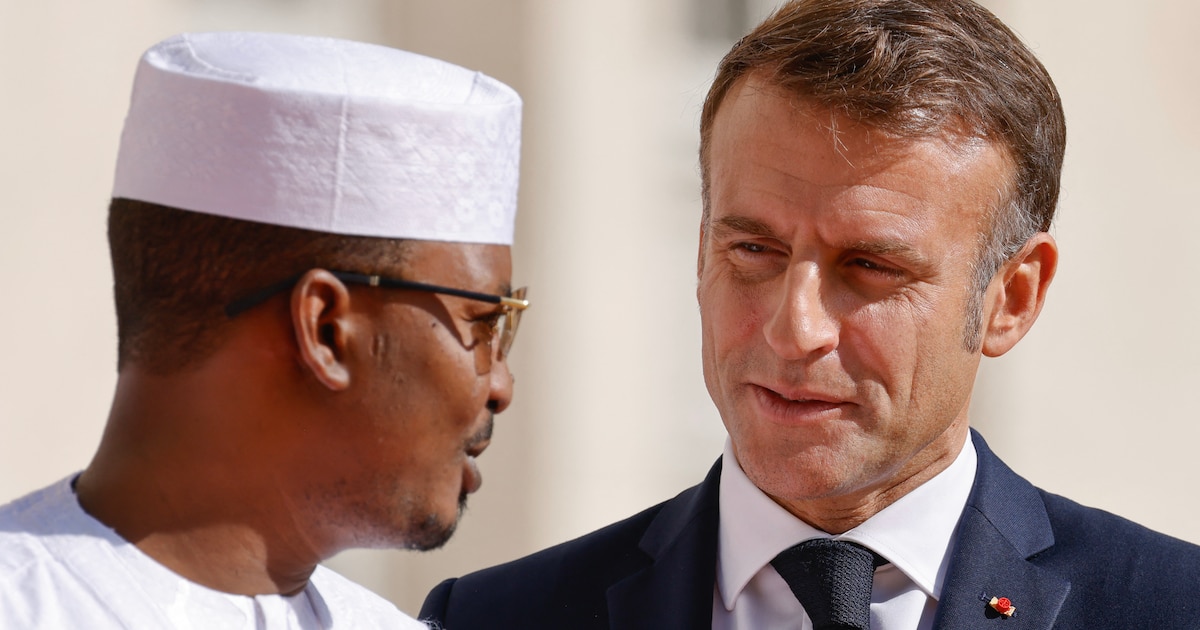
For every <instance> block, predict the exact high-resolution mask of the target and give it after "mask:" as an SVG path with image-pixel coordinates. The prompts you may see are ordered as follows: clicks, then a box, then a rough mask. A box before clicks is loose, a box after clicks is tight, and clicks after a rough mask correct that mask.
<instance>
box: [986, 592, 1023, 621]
mask: <svg viewBox="0 0 1200 630" xmlns="http://www.w3.org/2000/svg"><path fill="white" fill-rule="evenodd" d="M988 606H991V607H992V610H995V611H996V612H998V613H1000V614H1001V615H1004V616H1005V617H1011V616H1013V613H1015V612H1017V607H1016V606H1013V603H1012V600H1010V599H1009V598H1007V597H993V598H992V600H991V601H989V602H988Z"/></svg>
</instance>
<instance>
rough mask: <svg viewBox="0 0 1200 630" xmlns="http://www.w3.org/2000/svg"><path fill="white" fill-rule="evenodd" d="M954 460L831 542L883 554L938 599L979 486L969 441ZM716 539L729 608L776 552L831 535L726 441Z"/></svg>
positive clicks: (720, 585) (719, 577)
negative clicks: (776, 492) (752, 475)
mask: <svg viewBox="0 0 1200 630" xmlns="http://www.w3.org/2000/svg"><path fill="white" fill-rule="evenodd" d="M966 446H968V447H969V448H962V449H961V450H960V451H959V454H958V456H957V457H956V458H955V459H954V462H953V463H951V464H950V466H949V467H947V468H946V470H943V471H942V472H940V473H938V474H937V475H936V476H935V477H933V478H932V479H930V480H929V481H927V482H925V483H924V484H922V485H921V486H919V487H918V488H916V489H915V490H913V491H912V492H910V493H908V494H907V495H905V496H903V497H901V498H900V499H899V500H897V501H896V502H895V503H893V504H891V505H889V506H888V507H886V508H884V509H883V510H881V511H880V512H879V513H878V514H876V515H875V516H872V517H871V518H869V519H867V521H866V522H864V523H863V524H861V525H859V526H858V527H855V528H854V529H852V530H850V531H848V532H846V533H844V534H842V535H840V536H834V537H833V538H837V539H841V540H850V541H854V542H857V543H859V544H861V545H863V546H865V547H868V548H870V549H871V550H873V551H875V552H876V553H878V554H880V555H882V556H884V557H885V558H887V559H888V561H889V562H891V563H892V564H893V565H894V566H895V567H896V568H897V569H899V570H900V571H902V572H903V573H904V574H905V575H907V576H908V578H909V579H911V580H912V581H913V583H915V584H916V585H917V586H918V587H919V588H920V589H921V590H922V591H924V592H925V593H926V594H927V595H929V596H930V597H932V598H934V599H938V598H939V597H940V596H941V592H942V584H943V582H944V581H945V578H946V569H947V567H948V565H949V562H950V550H951V548H952V545H953V543H954V538H955V530H956V529H957V525H958V519H959V516H960V515H961V514H962V511H963V508H964V507H965V506H966V504H967V497H968V496H969V495H970V493H971V487H972V485H973V484H974V481H975V469H976V466H977V463H978V456H977V454H976V452H975V448H974V446H973V445H972V444H971V441H970V436H969V435H968V437H967V442H966ZM721 465H722V468H721V487H720V529H719V532H718V537H717V587H718V590H719V591H720V594H721V598H722V599H723V600H724V601H723V603H724V605H725V609H726V610H730V611H732V610H733V607H734V604H735V603H736V602H737V598H738V596H739V595H740V594H741V592H742V589H744V588H745V587H746V585H747V584H748V583H749V582H750V580H751V579H753V578H754V576H755V575H756V574H757V573H758V572H759V571H761V570H763V568H764V567H767V569H768V570H771V571H774V569H772V568H770V567H769V563H770V562H771V559H772V558H774V557H775V556H776V555H778V554H779V552H781V551H783V550H784V549H787V548H788V547H791V546H792V545H795V544H796V543H798V542H801V541H804V540H807V539H809V538H827V537H829V534H827V533H825V532H823V531H821V530H819V529H817V528H815V527H812V526H811V525H809V524H807V523H805V522H804V521H801V520H800V519H798V518H796V517H794V516H792V514H791V513H790V512H788V511H787V510H785V509H784V508H783V507H781V506H780V505H779V504H777V503H775V502H774V501H773V500H771V498H770V497H769V496H767V495H766V494H765V493H764V492H763V491H762V490H759V489H758V487H757V486H755V485H754V483H753V482H751V481H750V479H749V478H747V477H746V473H745V472H744V471H742V468H741V466H740V465H739V464H738V462H737V458H736V457H735V456H734V454H733V445H732V444H731V443H730V441H729V440H728V439H726V441H725V452H724V454H723V456H722V464H721Z"/></svg>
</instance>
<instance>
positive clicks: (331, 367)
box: [291, 269, 354, 391]
mask: <svg viewBox="0 0 1200 630" xmlns="http://www.w3.org/2000/svg"><path fill="white" fill-rule="evenodd" d="M291 315H292V327H293V329H294V330H295V332H296V345H297V347H298V349H299V352H300V359H301V360H302V361H303V362H304V365H305V366H307V367H308V370H309V371H310V372H312V374H313V376H315V377H316V379H317V381H318V382H320V383H321V384H322V385H324V386H325V387H328V388H329V389H332V390H334V391H344V390H345V389H346V388H348V387H349V386H350V369H349V366H348V365H347V363H346V359H347V349H348V347H349V342H350V337H351V335H352V333H353V329H354V327H353V321H352V320H351V318H350V290H349V289H347V288H346V285H345V284H343V283H342V281H341V280H338V279H337V278H336V277H335V276H334V275H333V274H331V273H329V272H328V271H325V270H324V269H310V270H308V272H307V273H305V274H304V275H303V276H301V277H300V280H299V281H298V282H297V283H296V286H294V287H293V288H292V303H291Z"/></svg>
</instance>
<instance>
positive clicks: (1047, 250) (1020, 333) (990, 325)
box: [983, 232, 1058, 357]
mask: <svg viewBox="0 0 1200 630" xmlns="http://www.w3.org/2000/svg"><path fill="white" fill-rule="evenodd" d="M1057 268H1058V244H1056V243H1055V242H1054V237H1053V236H1050V234H1048V233H1046V232H1038V233H1037V234H1035V235H1034V236H1033V237H1032V238H1030V239H1029V241H1028V242H1026V243H1025V246H1024V247H1022V248H1021V251H1019V252H1017V254H1016V255H1015V256H1013V257H1012V259H1010V260H1009V261H1008V262H1007V263H1005V264H1004V266H1003V267H1001V268H1000V273H999V274H997V277H996V278H995V279H993V280H992V286H991V287H989V289H988V292H989V293H991V294H992V295H989V296H988V300H987V307H986V308H987V312H986V314H985V315H986V319H985V320H984V331H983V333H984V334H983V354H984V355H986V356H989V357H998V356H1000V355H1002V354H1004V353H1005V352H1008V351H1009V350H1011V349H1012V347H1013V346H1015V345H1017V342H1018V341H1020V340H1021V338H1022V337H1024V336H1025V333H1027V332H1029V329H1030V328H1032V327H1033V322H1035V321H1037V318H1038V314H1039V313H1041V312H1042V305H1043V304H1045V302H1046V291H1047V289H1049V288H1050V282H1051V281H1052V280H1054V272H1055V270H1056V269H1057Z"/></svg>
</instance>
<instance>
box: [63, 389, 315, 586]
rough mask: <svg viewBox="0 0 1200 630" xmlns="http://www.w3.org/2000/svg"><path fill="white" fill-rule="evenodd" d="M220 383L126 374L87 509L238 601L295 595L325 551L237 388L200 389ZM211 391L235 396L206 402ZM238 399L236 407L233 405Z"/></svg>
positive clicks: (87, 479)
mask: <svg viewBox="0 0 1200 630" xmlns="http://www.w3.org/2000/svg"><path fill="white" fill-rule="evenodd" d="M215 378H216V379H218V380H226V379H229V378H231V377H229V376H220V375H218V376H216V377H215ZM233 378H236V376H234V377H233ZM213 379H214V375H213V374H211V373H209V371H206V370H204V369H203V368H201V369H200V370H198V371H196V372H189V373H186V374H182V375H168V376H160V375H152V374H147V373H145V372H140V371H138V370H137V369H136V368H127V369H125V370H122V373H121V376H120V378H119V380H118V384H117V393H116V396H115V398H114V402H113V407H112V410H111V412H110V415H109V419H108V425H107V426H106V428H105V433H104V437H103V439H102V441H101V444H100V448H99V450H98V451H97V453H96V456H95V458H94V459H93V460H92V462H91V464H90V465H89V466H88V467H87V469H86V470H85V471H84V472H83V474H82V475H81V476H80V478H79V480H78V482H77V484H76V492H77V494H78V497H79V503H80V505H81V506H82V507H83V509H84V511H86V512H88V513H89V514H91V515H92V516H93V517H94V518H96V519H97V520H99V521H100V522H102V523H104V524H106V525H108V526H109V527H111V528H113V530H115V531H116V532H117V533H118V534H120V535H121V536H122V537H123V538H125V539H126V540H128V541H129V542H130V543H133V544H134V545H136V546H137V547H138V548H139V549H140V550H141V551H142V552H144V553H145V554H146V555H148V556H149V557H150V558H152V559H154V560H155V561H157V562H158V563H160V564H162V565H163V566H165V567H167V568H168V569H171V570H172V571H174V572H175V573H177V574H179V575H180V576H182V577H184V578H186V579H188V580H190V581H193V582H195V583H197V584H201V585H203V586H206V587H208V588H212V589H214V590H218V591H223V592H226V593H235V594H241V595H259V594H275V593H284V594H288V593H295V592H298V591H300V590H302V589H303V588H304V586H305V585H306V584H307V581H308V578H309V576H310V575H311V574H312V572H313V570H314V569H315V568H316V565H317V563H318V562H320V560H322V559H323V557H324V556H325V555H328V554H323V553H322V549H323V546H322V545H320V544H319V543H318V541H314V540H312V539H310V538H309V537H308V535H307V534H306V530H305V529H304V528H303V526H302V525H303V524H304V523H305V519H304V518H303V515H302V514H299V513H298V509H297V506H296V503H295V501H293V499H292V497H293V496H294V491H293V490H292V489H291V487H290V486H289V485H288V483H287V482H288V479H287V474H286V471H287V470H289V468H288V467H287V466H286V465H285V463H286V462H285V461H283V459H282V458H281V457H279V453H277V452H276V451H273V450H272V446H273V442H274V441H276V440H267V441H264V440H263V438H262V436H261V435H260V434H259V432H260V431H261V426H260V425H262V424H263V423H262V421H260V419H259V417H255V415H256V414H247V413H245V411H244V408H245V407H246V404H245V403H246V399H245V398H244V397H243V396H242V395H243V393H244V392H242V391H239V387H238V385H237V384H234V383H213V382H208V383H203V382H201V383H198V382H197V381H205V380H210V381H211V380H213ZM214 391H219V392H225V393H227V395H223V396H211V395H209V396H207V397H204V396H198V395H197V392H214ZM231 399H233V400H237V401H238V402H237V404H238V406H239V409H234V408H232V407H231V406H227V405H226V403H225V402H224V401H226V400H231ZM276 413H277V414H278V413H279V412H278V411H277V412H276ZM280 415H286V414H280ZM256 428H257V429H258V430H257V431H256V430H255V429H256Z"/></svg>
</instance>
